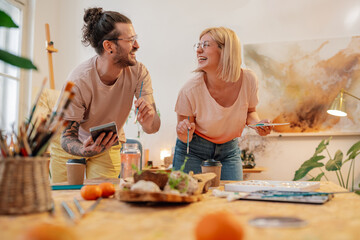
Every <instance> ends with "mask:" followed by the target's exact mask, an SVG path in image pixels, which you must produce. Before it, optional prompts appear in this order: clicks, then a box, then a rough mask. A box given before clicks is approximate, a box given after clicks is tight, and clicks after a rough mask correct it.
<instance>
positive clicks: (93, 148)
mask: <svg viewBox="0 0 360 240" xmlns="http://www.w3.org/2000/svg"><path fill="white" fill-rule="evenodd" d="M117 141H118V138H117V134H116V133H115V134H114V133H113V132H109V133H108V134H107V135H106V133H104V132H103V133H101V134H100V135H99V137H98V138H97V139H96V140H95V142H94V140H93V139H92V137H91V136H90V137H88V139H86V140H85V142H84V144H83V147H82V149H81V152H82V153H83V156H85V157H90V156H94V155H97V154H99V153H101V152H103V151H105V150H107V149H109V148H111V146H112V145H114V143H116V142H117Z"/></svg>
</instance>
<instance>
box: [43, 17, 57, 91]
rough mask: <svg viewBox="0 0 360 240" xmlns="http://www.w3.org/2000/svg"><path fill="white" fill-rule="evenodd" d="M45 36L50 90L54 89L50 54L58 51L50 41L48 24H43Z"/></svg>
mask: <svg viewBox="0 0 360 240" xmlns="http://www.w3.org/2000/svg"><path fill="white" fill-rule="evenodd" d="M45 35H46V50H47V52H48V60H49V79H50V89H55V80H54V68H53V62H52V53H53V52H57V51H58V50H57V49H56V48H54V42H53V41H50V27H49V24H48V23H46V24H45Z"/></svg>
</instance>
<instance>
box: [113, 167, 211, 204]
mask: <svg viewBox="0 0 360 240" xmlns="http://www.w3.org/2000/svg"><path fill="white" fill-rule="evenodd" d="M215 176H216V174H215V173H202V174H186V173H184V172H182V171H172V172H171V173H164V172H153V171H147V170H145V171H142V172H141V173H135V174H134V178H133V181H125V180H124V179H120V191H119V193H118V198H119V200H120V201H123V202H132V203H141V202H152V203H192V202H197V201H200V200H202V198H203V197H202V193H206V192H207V191H208V189H209V187H210V185H211V180H213V179H214V178H215Z"/></svg>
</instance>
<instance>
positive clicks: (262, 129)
mask: <svg viewBox="0 0 360 240" xmlns="http://www.w3.org/2000/svg"><path fill="white" fill-rule="evenodd" d="M261 123H271V121H270V120H268V119H264V120H261V121H259V122H257V123H254V125H255V124H261ZM254 129H255V131H256V132H257V134H259V135H260V136H266V135H268V134H270V133H271V130H273V129H274V127H273V126H258V127H255V128H254Z"/></svg>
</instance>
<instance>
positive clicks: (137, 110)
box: [134, 81, 144, 123]
mask: <svg viewBox="0 0 360 240" xmlns="http://www.w3.org/2000/svg"><path fill="white" fill-rule="evenodd" d="M143 84H144V81H142V82H141V86H140V94H139V98H138V99H140V98H141V92H142V88H143ZM138 113H139V108H136V113H135V120H134V123H136V122H137V116H138Z"/></svg>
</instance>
